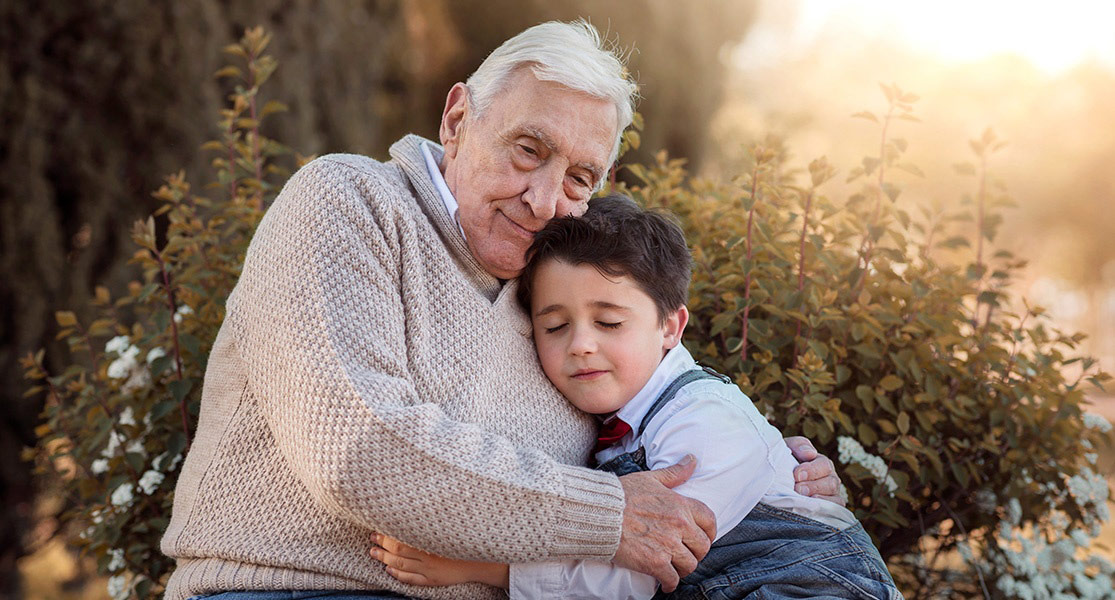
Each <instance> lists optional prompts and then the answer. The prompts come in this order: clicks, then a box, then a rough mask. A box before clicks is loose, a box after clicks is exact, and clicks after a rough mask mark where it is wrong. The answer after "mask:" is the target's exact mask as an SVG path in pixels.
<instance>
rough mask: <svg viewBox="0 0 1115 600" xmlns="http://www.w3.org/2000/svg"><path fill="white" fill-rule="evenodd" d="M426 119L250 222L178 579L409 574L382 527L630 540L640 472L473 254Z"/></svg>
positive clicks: (592, 553)
mask: <svg viewBox="0 0 1115 600" xmlns="http://www.w3.org/2000/svg"><path fill="white" fill-rule="evenodd" d="M422 142H423V140H422V139H421V138H418V137H415V136H408V137H406V138H403V139H402V140H400V141H399V142H397V143H396V144H395V145H394V146H393V147H392V148H391V156H392V157H393V159H392V161H391V162H388V163H379V162H377V161H374V160H372V159H369V158H365V157H361V156H352V155H330V156H325V157H322V158H319V159H317V160H315V161H313V162H312V163H310V164H309V165H307V166H306V167H304V168H303V169H301V170H300V171H299V172H298V173H296V174H295V175H294V176H293V177H292V178H291V179H290V181H289V182H288V183H287V185H286V187H285V188H284V189H283V192H282V193H281V194H280V195H279V197H278V199H277V200H276V201H275V204H274V205H273V206H272V207H271V208H270V210H269V211H268V213H267V215H266V216H265V217H264V219H263V222H262V223H261V224H260V226H259V230H258V231H257V232H256V235H255V238H254V239H253V240H252V244H251V247H250V248H249V250H248V256H247V259H246V260H245V263H244V272H243V274H242V275H241V277H240V281H239V283H238V284H237V285H236V288H235V290H233V292H232V295H231V296H230V297H229V300H228V314H227V316H226V317H225V322H224V324H223V325H222V326H221V330H220V333H219V334H218V335H217V339H216V342H215V343H214V346H213V350H212V354H211V356H210V359H209V365H208V368H207V370H206V374H205V386H204V390H203V393H202V403H201V417H200V421H199V423H198V428H197V434H196V437H195V438H194V441H193V446H192V447H191V449H190V452H189V455H188V456H187V457H186V461H185V463H184V466H183V471H182V473H181V477H180V478H179V480H178V487H177V488H176V490H175V497H174V513H173V515H172V517H171V522H170V526H169V527H168V529H167V532H166V535H165V537H164V538H163V541H162V550H163V552H165V553H166V554H167V555H169V556H172V557H174V558H175V559H177V563H178V565H177V570H176V571H175V572H174V574H173V575H172V576H171V579H170V582H169V584H168V588H167V598H168V600H181V599H183V598H187V597H189V596H191V595H194V594H199V593H206V592H212V591H217V590H234V589H381V590H382V589H388V590H394V591H399V592H403V593H405V594H408V595H413V596H418V597H422V598H489V597H501V596H502V592H500V591H498V590H495V589H494V588H488V587H486V586H481V585H479V584H472V585H466V586H454V587H443V588H436V587H421V588H419V587H411V586H406V585H403V584H400V583H398V582H396V581H395V580H394V579H392V578H391V577H389V576H387V575H386V573H385V572H384V571H383V569H382V568H381V566H380V565H379V564H378V563H377V562H375V561H373V560H372V559H371V558H370V557H369V556H368V549H369V547H370V545H371V540H370V533H371V532H372V531H380V532H383V533H386V534H389V535H392V536H395V537H398V538H400V539H402V540H403V541H405V542H408V543H410V544H413V545H415V546H418V547H420V548H424V549H426V550H429V551H431V552H435V553H438V554H442V555H445V556H451V557H459V558H471V559H479V560H489V561H500V562H529V561H540V560H560V559H567V558H589V559H591V558H595V559H610V558H611V557H612V555H613V554H614V553H615V550H616V548H617V546H618V544H619V538H620V526H621V523H622V511H623V492H622V488H621V487H620V485H619V482H618V480H617V479H616V477H615V476H613V475H611V474H607V473H601V472H597V471H592V470H590V469H586V468H583V467H581V466H573V465H583V464H584V462H585V460H586V458H587V455H588V451H589V449H590V447H591V446H592V440H593V439H594V435H595V426H594V424H593V422H592V421H591V419H590V418H587V417H585V416H584V415H582V414H580V413H579V412H577V411H576V410H574V409H573V408H572V407H571V406H570V405H569V404H568V403H567V402H566V401H565V400H564V399H563V398H562V397H561V396H560V395H559V394H558V393H557V392H556V391H555V390H554V388H553V387H552V386H551V385H550V384H549V382H548V381H547V380H546V378H545V376H544V375H543V373H542V371H541V368H540V367H539V366H538V364H537V361H536V358H535V354H534V348H533V345H532V344H531V340H530V338H529V335H530V328H529V323H527V321H526V317H525V315H523V314H522V313H521V311H520V310H519V308H518V307H517V305H516V303H515V301H514V293H513V289H511V288H512V287H513V284H511V285H507V286H501V285H500V282H499V281H498V280H496V279H494V278H492V277H491V276H490V275H488V274H487V273H486V272H484V271H483V270H482V269H481V268H480V266H479V264H478V263H477V262H476V261H475V259H473V257H472V255H471V254H470V253H469V251H468V249H467V247H466V245H465V241H464V239H463V238H462V237H461V234H460V232H459V231H458V229H457V226H456V224H455V223H454V221H453V219H452V218H450V216H449V215H448V214H447V213H446V210H445V207H444V205H443V204H442V202H441V200H440V198H439V197H438V196H437V193H436V191H435V190H434V187H433V184H432V182H431V181H430V179H429V176H428V173H427V171H426V167H425V164H424V163H423V159H422V155H421V152H420V149H419V144H420V143H422Z"/></svg>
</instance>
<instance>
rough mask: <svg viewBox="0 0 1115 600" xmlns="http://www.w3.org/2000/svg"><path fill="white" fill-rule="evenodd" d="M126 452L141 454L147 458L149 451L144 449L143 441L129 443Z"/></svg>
mask: <svg viewBox="0 0 1115 600" xmlns="http://www.w3.org/2000/svg"><path fill="white" fill-rule="evenodd" d="M124 452H131V453H132V454H140V455H142V456H147V449H146V448H144V447H143V440H142V439H139V440H132V441H130V442H128V446H127V447H126V448H124Z"/></svg>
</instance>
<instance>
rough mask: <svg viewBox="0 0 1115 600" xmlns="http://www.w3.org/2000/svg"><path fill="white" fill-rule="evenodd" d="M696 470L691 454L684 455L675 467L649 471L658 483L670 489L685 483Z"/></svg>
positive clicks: (694, 459)
mask: <svg viewBox="0 0 1115 600" xmlns="http://www.w3.org/2000/svg"><path fill="white" fill-rule="evenodd" d="M696 468H697V459H696V457H694V456H693V455H692V454H686V455H685V458H683V459H681V460H680V461H678V463H677V464H676V465H670V466H668V467H666V468H664V469H655V470H653V471H651V473H654V476H655V477H656V478H657V479H658V482H659V483H661V484H662V485H664V486H666V487H668V488H672V487H677V486H679V485H681V484H683V483H685V481H686V480H687V479H689V476H690V475H692V474H693V470H694V469H696Z"/></svg>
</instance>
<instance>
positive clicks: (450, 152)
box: [438, 83, 469, 158]
mask: <svg viewBox="0 0 1115 600" xmlns="http://www.w3.org/2000/svg"><path fill="white" fill-rule="evenodd" d="M468 110H469V103H468V88H467V87H465V84H463V83H456V84H454V85H453V87H452V88H451V89H450V90H449V95H447V96H446V97H445V110H444V111H443V112H442V113H441V127H440V128H439V129H438V136H439V137H440V138H441V145H442V146H444V147H445V157H446V158H456V156H457V149H458V148H460V146H461V139H462V137H463V136H464V124H465V117H466V116H467V115H468Z"/></svg>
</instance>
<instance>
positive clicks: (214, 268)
mask: <svg viewBox="0 0 1115 600" xmlns="http://www.w3.org/2000/svg"><path fill="white" fill-rule="evenodd" d="M267 42H268V36H267V35H265V34H264V33H263V32H262V31H261V30H258V29H256V30H252V31H249V32H248V33H247V34H246V35H245V36H244V38H243V39H242V40H241V41H240V43H239V44H236V45H233V46H230V47H229V48H228V49H227V50H228V52H229V53H230V54H232V55H234V56H236V57H238V58H240V59H242V60H243V61H244V62H245V63H246V72H241V70H240V69H239V68H236V67H226V68H225V69H222V70H221V71H220V72H218V75H219V76H221V77H232V78H236V79H238V80H240V81H242V84H241V85H238V86H237V87H236V89H235V92H234V93H233V94H232V95H231V96H230V106H229V107H228V108H227V109H225V110H224V111H222V115H221V120H220V130H221V132H222V135H221V139H220V140H218V141H215V142H211V143H209V144H207V145H206V149H207V150H210V151H214V152H216V153H217V154H216V157H215V158H214V159H213V167H214V169H215V172H216V181H214V182H213V183H212V184H211V185H210V187H211V188H212V191H213V192H215V194H217V195H218V197H220V199H219V200H210V199H207V198H204V197H201V196H198V195H195V194H193V193H192V192H191V188H190V186H189V185H188V184H187V183H186V180H185V176H184V174H182V173H179V174H177V175H174V176H171V177H169V178H168V179H167V183H166V185H164V186H163V187H162V188H160V189H159V190H158V191H157V192H156V194H155V195H156V197H157V198H159V199H160V200H162V201H163V203H164V204H163V206H162V208H160V209H159V210H158V211H157V212H156V213H155V215H153V217H152V218H150V219H147V220H146V221H143V222H139V223H137V224H136V226H135V229H134V232H133V238H134V241H135V243H136V245H137V251H136V253H135V255H134V257H133V259H132V262H133V263H134V264H135V265H137V267H138V269H140V270H141V271H142V279H141V281H137V282H135V283H133V284H132V286H131V287H130V288H129V290H128V292H127V294H125V295H124V296H123V297H121V298H118V299H115V300H114V299H113V298H112V297H111V296H110V294H109V291H108V290H107V289H105V288H98V289H97V291H96V294H95V301H94V303H93V306H91V307H88V310H84V311H82V312H81V318H79V316H78V315H76V314H75V313H72V312H59V313H57V320H58V324H59V326H60V328H61V331H60V332H59V337H62V338H66V339H67V340H68V342H69V346H70V349H71V351H72V355H73V357H74V360H75V361H76V362H75V364H73V365H72V366H70V367H69V368H67V369H65V370H64V371H63V372H61V373H47V372H46V370H45V368H44V363H43V354H42V352H39V353H38V354H37V355H35V356H29V357H27V358H26V359H25V366H26V369H27V376H28V377H29V378H30V379H33V380H35V381H36V385H35V386H34V387H32V389H31V390H30V391H29V393H30V394H39V393H43V392H45V393H46V395H47V408H46V410H45V413H44V419H45V422H44V424H43V425H42V426H41V427H40V428H39V430H38V432H37V433H38V434H39V437H40V443H39V447H38V452H37V458H38V461H39V464H40V467H42V468H43V469H44V470H48V471H53V472H57V473H59V474H60V475H61V476H62V477H63V478H66V479H68V480H69V481H71V482H72V485H71V486H70V490H71V493H72V497H71V498H69V500H70V505H71V506H72V509H71V510H69V511H68V512H67V513H66V514H64V515H63V521H65V522H66V523H67V524H68V526H69V529H68V531H72V532H74V535H73V539H72V541H73V542H74V543H75V544H76V545H77V546H78V547H79V548H80V549H81V550H82V551H83V552H85V553H87V554H89V555H92V556H95V557H96V558H97V561H98V568H99V570H100V571H101V572H103V573H105V574H107V575H109V576H110V580H109V591H110V593H111V595H112V596H113V597H114V598H125V597H129V596H131V597H141V598H145V597H152V596H158V595H159V594H160V593H161V591H162V587H163V585H164V584H165V581H166V577H167V576H168V574H169V572H170V570H171V568H172V566H173V565H172V563H171V561H170V560H169V559H167V558H166V557H164V556H163V555H162V554H161V553H160V552H159V550H158V541H159V539H160V537H161V535H162V532H163V531H164V529H165V528H166V525H167V521H168V517H169V514H170V509H171V502H172V490H173V487H174V481H175V479H176V477H177V474H178V467H179V465H180V460H181V457H182V455H183V453H184V452H185V451H186V449H187V448H188V446H189V442H190V435H191V430H192V427H193V423H194V422H195V420H196V418H197V414H198V404H199V400H200V387H201V386H200V382H201V379H202V376H203V373H204V366H205V364H206V361H207V357H208V352H209V349H210V345H211V343H212V340H213V339H214V338H215V336H216V332H217V329H218V328H219V326H220V323H221V321H222V319H223V316H224V301H225V298H226V297H227V295H228V293H229V291H230V290H231V289H232V286H233V285H234V284H235V282H236V279H237V277H238V275H239V273H240V268H241V265H242V261H243V256H244V252H245V250H246V248H247V244H248V241H249V240H250V238H251V235H252V232H253V231H254V230H255V227H256V224H257V223H258V222H259V219H260V217H261V216H262V214H263V211H264V209H265V207H266V206H267V204H268V202H269V201H270V200H271V198H272V197H273V195H274V194H275V192H276V190H277V187H276V186H277V184H278V183H280V182H281V181H282V180H283V179H284V178H285V176H286V171H285V170H283V169H282V168H280V167H279V166H278V162H280V161H281V160H282V158H283V157H284V156H286V155H288V154H289V152H288V151H287V150H286V149H285V148H284V147H282V146H281V145H279V144H278V143H276V142H275V141H273V140H269V139H267V138H265V137H263V136H262V135H261V134H260V133H259V131H260V125H261V122H262V121H263V119H264V118H265V117H266V116H267V115H268V114H270V113H272V112H276V111H280V110H282V109H283V107H282V105H280V104H277V103H274V102H271V103H267V104H264V105H262V106H261V107H260V106H257V104H258V102H257V101H258V99H259V90H260V85H261V84H262V83H263V82H264V81H265V80H266V79H267V78H268V76H269V75H270V74H271V73H272V72H273V70H274V68H275V63H274V61H273V60H271V59H270V58H269V57H267V56H264V55H263V54H262V52H263V50H264V48H265V47H266V45H267ZM884 91H885V93H886V96H887V99H888V112H887V113H886V115H884V116H883V117H881V118H879V117H876V116H874V115H869V114H867V113H861V115H860V116H863V117H864V118H868V119H870V120H873V121H876V122H878V123H879V124H880V126H881V128H882V135H881V141H880V148H881V152H880V154H881V156H875V157H868V158H865V159H864V160H863V162H862V164H861V165H859V166H857V167H855V168H854V169H853V170H852V171H851V173H850V175H851V177H850V179H854V180H863V181H864V184H863V190H862V192H860V193H858V194H855V195H853V196H852V197H851V198H849V199H848V200H847V201H846V202H841V203H837V202H834V201H832V200H830V199H829V198H827V197H826V196H825V195H824V193H823V189H824V184H825V182H826V181H828V180H829V179H831V178H832V177H833V175H834V173H835V170H834V169H833V168H832V167H831V166H830V165H828V164H827V163H826V162H825V161H824V159H819V160H816V161H813V162H812V163H811V164H810V165H809V169H808V173H807V174H803V173H801V172H799V171H798V170H796V169H794V168H792V166H791V165H790V164H789V162H788V160H787V157H786V153H785V151H784V150H783V149H782V148H780V147H779V146H777V145H776V144H770V145H768V146H766V147H758V148H756V149H755V152H754V153H753V161H752V164H750V165H747V166H746V168H745V169H743V171H745V172H744V173H743V174H742V175H740V176H739V177H738V178H736V179H735V180H734V181H732V182H711V181H703V180H694V179H691V178H690V177H689V176H688V175H687V174H686V172H685V170H684V167H683V163H682V161H679V160H668V159H667V158H666V157H665V156H664V155H662V156H660V158H659V160H658V161H657V163H656V164H653V165H645V166H644V165H628V166H626V169H627V170H628V171H629V172H630V174H631V175H632V176H633V177H634V178H635V179H636V180H637V181H638V183H637V184H636V185H632V186H625V185H623V184H619V185H618V187H620V188H623V189H627V190H628V191H629V192H630V193H632V195H634V196H635V197H637V198H639V199H641V200H642V201H643V202H645V203H646V204H648V205H650V206H665V207H667V208H669V209H671V210H673V211H674V212H676V213H677V214H678V215H679V216H680V217H681V218H682V220H683V222H684V223H685V225H686V228H687V230H688V233H689V236H690V241H691V242H692V247H693V252H694V260H695V268H694V281H693V287H692V291H691V304H690V309H691V311H692V313H693V318H692V320H691V329H690V332H689V340H690V342H689V343H690V346H691V348H692V349H693V350H694V351H695V354H696V355H697V356H698V357H699V358H701V359H703V360H704V361H706V362H707V363H709V364H711V365H713V366H714V367H716V368H718V369H720V370H721V371H723V372H726V373H731V374H733V375H734V376H735V378H736V381H737V382H738V383H739V384H740V385H741V387H743V389H744V390H745V391H746V392H747V393H748V394H750V395H751V397H752V398H753V399H754V400H755V401H756V402H757V404H758V405H759V406H760V408H761V409H762V410H764V411H765V412H766V413H767V414H768V415H770V417H771V418H772V419H773V420H774V421H775V423H776V424H777V425H779V426H780V427H781V428H782V429H783V431H784V432H785V433H787V434H795V433H800V434H804V435H806V436H808V437H810V438H811V439H812V440H814V441H815V442H816V443H817V445H818V446H819V447H820V449H821V450H822V451H823V452H825V453H826V454H828V455H829V456H832V457H835V458H839V463H838V466H839V467H840V470H841V471H842V476H843V478H844V481H845V483H846V484H847V485H848V487H849V488H850V495H851V500H852V504H853V506H854V508H855V510H856V512H857V515H858V516H859V517H860V518H861V520H863V521H864V523H865V525H866V526H867V527H868V529H869V530H870V531H871V532H872V534H873V535H874V536H875V538H876V540H878V542H879V543H880V545H881V547H882V549H883V552H884V554H885V555H886V556H887V557H888V559H889V562H890V564H891V566H892V569H893V570H894V571H895V574H896V576H897V578H898V580H899V582H900V585H902V586H903V588H904V589H905V590H906V592H907V594H908V596H909V597H911V598H915V597H930V596H933V595H935V594H947V595H956V596H981V595H983V594H985V593H986V594H990V595H992V596H995V597H1016V596H1020V595H1022V596H1024V595H1026V593H1030V594H1031V595H1033V594H1034V593H1035V592H1033V590H1035V589H1037V588H1038V586H1039V585H1040V586H1043V588H1042V589H1053V588H1057V586H1060V588H1059V589H1060V590H1061V591H1063V592H1065V593H1070V594H1074V595H1079V596H1085V597H1087V596H1089V594H1092V593H1093V592H1095V593H1100V592H1102V590H1104V589H1107V590H1110V585H1111V581H1110V578H1111V572H1112V570H1111V567H1110V565H1107V564H1106V563H1105V562H1102V561H1097V560H1093V559H1088V560H1087V561H1086V560H1083V556H1080V552H1079V548H1078V547H1079V546H1086V545H1087V544H1088V543H1089V542H1090V539H1091V537H1094V535H1095V533H1096V528H1098V524H1099V523H1100V522H1102V521H1104V520H1106V518H1107V515H1106V498H1107V492H1108V490H1107V486H1106V483H1105V482H1103V480H1102V478H1099V476H1097V475H1096V474H1095V473H1094V472H1093V471H1092V469H1091V467H1090V465H1091V464H1094V463H1095V454H1094V448H1093V446H1094V445H1095V444H1098V443H1099V441H1100V440H1101V439H1102V438H1103V435H1102V434H1103V433H1104V432H1103V431H1102V427H1103V426H1104V425H1105V424H1106V422H1102V420H1100V421H1095V420H1094V419H1090V418H1088V417H1087V416H1086V415H1085V414H1084V411H1083V401H1084V397H1083V391H1082V390H1083V388H1082V385H1083V384H1084V383H1086V382H1092V383H1096V384H1099V383H1100V382H1101V381H1102V380H1104V379H1106V378H1107V376H1106V375H1105V374H1102V373H1100V372H1098V370H1097V369H1096V366H1095V364H1094V361H1092V360H1091V359H1088V358H1082V357H1077V356H1076V355H1075V354H1074V352H1075V349H1076V346H1077V344H1078V343H1079V342H1080V340H1081V339H1082V336H1081V335H1079V334H1076V335H1064V334H1061V333H1058V332H1057V331H1055V330H1054V329H1053V328H1052V327H1051V326H1050V324H1049V323H1048V321H1047V320H1046V319H1045V317H1044V316H1043V313H1042V310H1041V309H1040V308H1038V307H1032V306H1028V305H1025V304H1023V305H1022V311H1021V312H1012V310H1013V309H1012V306H1013V304H1014V302H1015V301H1016V299H1015V298H1012V297H1011V296H1010V295H1009V294H1008V292H1009V290H1010V283H1011V281H1012V278H1013V277H1014V276H1015V274H1016V273H1017V271H1018V269H1020V268H1021V267H1022V263H1021V261H1018V260H1016V259H1014V258H1013V257H1012V256H1010V255H1009V253H1005V252H1002V251H1000V252H996V253H994V254H991V253H990V250H986V251H985V249H984V241H985V240H986V241H987V242H988V243H989V242H990V241H991V240H992V239H993V238H994V233H995V229H996V227H997V225H998V223H999V217H998V215H997V212H996V211H997V209H998V208H999V207H1000V206H1003V205H1004V204H1005V198H1004V197H1003V195H1002V194H1001V193H1000V192H999V191H997V190H996V191H991V187H992V186H989V185H988V184H987V167H986V159H987V157H988V156H989V155H990V154H991V153H992V152H994V151H995V150H996V149H998V147H999V145H1000V144H999V142H998V141H997V140H996V139H995V138H994V136H993V135H991V134H990V133H987V134H985V135H984V136H983V137H982V138H981V139H980V140H977V141H975V142H973V149H974V150H975V153H976V158H977V163H978V164H974V165H966V166H962V167H961V168H960V169H961V171H963V172H965V173H968V174H969V175H974V176H975V177H976V178H977V182H978V184H977V192H976V194H975V195H974V197H973V200H972V203H971V206H969V207H967V208H965V209H964V210H961V211H959V212H955V211H945V210H943V209H940V208H937V209H933V210H929V209H925V208H920V209H919V210H920V211H921V212H920V214H919V215H917V216H916V217H913V216H910V215H909V214H908V212H907V210H906V209H904V208H903V206H904V205H905V203H904V202H899V201H898V200H897V199H898V196H899V193H900V188H899V187H898V185H897V183H896V182H895V181H893V180H892V178H891V175H892V174H893V173H894V171H896V170H900V171H906V172H912V173H915V174H916V173H918V171H917V169H916V167H914V166H912V165H908V164H905V163H903V162H902V160H901V157H902V154H903V152H904V151H905V148H906V144H905V142H904V141H902V140H899V139H896V138H890V137H888V128H890V127H891V126H892V125H893V123H894V121H895V120H896V119H912V118H913V117H912V115H911V109H912V103H913V101H914V100H915V99H914V98H913V97H911V96H910V95H908V94H904V93H903V92H901V91H900V90H898V89H896V88H893V87H887V88H885V90H884ZM639 128H641V122H639V121H637V123H636V129H634V130H632V131H629V132H628V133H627V134H626V136H625V144H624V146H625V148H627V147H637V146H638V144H639V136H638V129H639ZM293 162H294V163H295V164H294V166H297V165H298V164H301V163H302V162H304V160H303V159H301V158H300V157H297V158H295V160H294V161H293ZM800 180H804V183H802V182H801V181H800ZM156 219H158V220H159V221H158V222H159V223H165V224H166V231H165V234H162V233H161V232H160V231H159V228H158V227H157V226H156ZM973 240H974V243H975V246H976V247H975V248H971V245H972V244H973ZM964 252H967V253H968V255H973V254H974V257H973V259H972V260H971V261H970V262H969V264H967V265H962V266H956V258H957V257H958V256H961V255H962V253H964ZM86 322H88V323H87V324H85V323H86ZM1073 369H1075V373H1076V375H1074V376H1073V379H1072V380H1071V381H1070V380H1068V379H1066V375H1065V373H1069V372H1073ZM954 551H958V553H959V555H960V556H962V557H964V558H965V562H962V563H960V566H959V567H958V566H957V562H956V561H951V562H949V561H946V560H943V557H946V556H955V555H956V554H957V553H956V552H954ZM1043 553H1044V554H1043ZM1073 557H1078V558H1081V559H1082V560H1076V561H1073V560H1069V559H1071V558H1073ZM973 572H974V573H976V574H978V575H979V577H977V578H976V580H977V581H975V582H974V581H973V577H972V575H971V573H973ZM1089 577H1090V578H1092V579H1089ZM1089 586H1092V587H1089ZM1104 586H1106V587H1104ZM981 588H983V589H981ZM1096 590H1099V591H1100V592H1097V591H1096ZM1034 597H1042V596H1041V595H1040V594H1038V595H1034Z"/></svg>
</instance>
